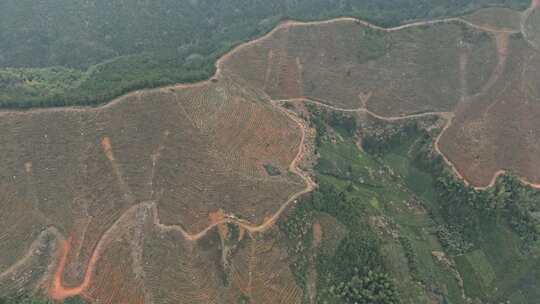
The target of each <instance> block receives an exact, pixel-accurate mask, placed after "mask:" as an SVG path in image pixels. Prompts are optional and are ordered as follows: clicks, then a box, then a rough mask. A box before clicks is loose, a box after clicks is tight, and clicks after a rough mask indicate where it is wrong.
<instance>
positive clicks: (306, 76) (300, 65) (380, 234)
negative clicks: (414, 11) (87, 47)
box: [0, 0, 540, 303]
mask: <svg viewBox="0 0 540 304" xmlns="http://www.w3.org/2000/svg"><path fill="white" fill-rule="evenodd" d="M538 6H539V5H538V1H536V0H534V1H533V5H532V6H531V8H529V9H528V10H526V11H525V12H523V13H520V12H515V11H511V16H510V17H509V18H508V20H505V21H504V22H503V23H502V25H501V24H499V23H492V22H493V20H495V21H497V22H498V21H500V20H499V19H498V18H489V16H491V14H492V12H493V10H488V11H487V13H485V12H481V11H480V12H478V13H477V14H475V15H473V16H468V17H464V19H462V18H457V17H456V18H448V19H441V20H434V21H426V22H417V23H411V24H408V25H403V26H398V27H395V28H381V27H378V26H375V25H372V24H370V23H367V22H365V21H360V20H357V19H352V18H340V19H334V20H329V21H322V22H312V23H301V22H290V21H289V22H284V23H281V24H280V25H279V26H278V27H276V28H275V29H274V30H273V31H272V32H270V33H269V34H268V35H266V36H264V37H262V38H260V39H257V40H254V41H252V42H249V43H246V44H243V45H241V46H239V47H238V48H236V49H235V50H233V51H232V52H230V53H228V54H227V55H225V56H223V57H222V58H221V59H220V60H219V61H218V63H217V65H216V70H217V71H216V74H215V75H214V77H213V78H211V79H210V80H207V81H203V82H199V83H195V84H189V85H174V86H168V87H163V88H160V89H154V90H141V91H135V92H132V93H130V94H127V95H125V96H123V97H120V98H118V99H116V100H113V101H111V102H110V103H108V104H107V105H104V106H101V107H96V108H82V107H81V108H77V107H72V108H53V109H40V110H36V109H32V110H27V111H10V110H4V111H0V130H2V131H0V142H1V143H2V144H1V145H0V154H1V155H2V156H3V157H2V158H1V159H0V252H2V255H0V295H4V294H5V295H13V294H15V295H16V294H18V293H21V292H25V293H34V294H37V295H43V296H46V297H49V298H51V299H53V300H57V301H62V300H65V299H68V298H71V297H73V296H81V297H83V298H84V299H85V300H87V301H89V302H91V303H302V302H307V303H316V301H322V300H327V301H330V303H341V302H339V301H342V300H343V299H342V298H341V297H342V296H340V295H338V293H339V292H338V291H341V293H340V294H342V295H345V294H348V292H349V291H350V290H349V291H347V288H350V289H351V290H353V289H354V288H353V287H354V286H353V287H351V286H345V285H336V286H340V287H335V286H334V288H332V286H333V285H332V286H330V284H334V283H336V284H339V282H343V281H344V280H345V279H346V277H353V276H359V275H361V276H363V280H368V279H369V280H375V281H377V282H382V284H383V285H384V284H386V285H385V286H394V283H395V285H396V286H395V288H392V289H390V290H391V292H389V293H388V295H387V296H388V299H390V300H389V301H392V299H394V298H395V297H396V294H397V293H398V292H399V293H400V294H401V299H402V301H403V302H404V303H424V302H425V303H437V302H436V301H441V303H445V302H442V301H452V303H454V302H455V303H467V302H469V299H472V298H477V299H481V300H484V301H492V300H493V301H495V300H497V301H498V300H506V299H508V298H510V297H513V296H515V297H521V298H520V299H522V301H521V302H520V303H533V302H531V301H529V300H530V299H534V296H535V295H538V290H537V288H536V287H535V286H536V285H535V283H537V282H538V277H539V274H538V273H537V272H530V273H529V272H527V271H528V270H529V269H535V266H537V265H540V263H539V262H538V259H537V256H536V255H535V254H536V253H535V252H537V251H538V248H540V246H537V243H538V240H539V238H537V237H536V235H537V234H535V233H536V232H538V231H537V230H535V229H537V227H540V226H538V225H537V224H535V223H537V222H535V219H536V217H537V214H538V212H539V208H540V204H538V196H537V195H536V193H537V192H534V190H532V189H530V188H526V187H524V186H523V185H522V184H519V183H516V184H519V186H516V185H514V184H511V185H512V187H516V188H517V189H525V190H519V191H518V190H516V191H518V192H516V193H518V194H519V195H518V194H516V195H518V198H519V200H517V199H516V200H515V201H520V202H521V201H522V200H523V201H524V202H526V203H527V206H526V208H525V207H523V208H525V209H517V210H515V209H512V205H511V203H509V202H513V201H514V200H513V198H514V197H513V196H511V195H514V194H508V195H506V193H513V192H512V191H511V190H506V188H505V187H506V186H505V185H499V184H496V182H497V180H496V177H497V176H499V175H500V174H501V172H503V171H510V172H512V173H515V174H516V175H517V176H518V177H519V179H520V180H521V181H525V182H526V183H528V185H529V186H533V187H539V185H538V184H539V183H540V169H539V168H540V158H539V157H538V155H540V154H539V152H540V133H539V132H540V125H539V124H538V123H539V122H538V120H537V119H535V118H537V116H538V115H540V108H539V107H538V105H539V103H538V101H539V100H540V95H538V93H539V92H540V87H539V84H540V82H538V79H540V75H539V74H538V72H539V71H540V52H539V50H538V49H537V48H536V42H535V41H536V40H535V38H534V37H535V36H534V35H536V31H537V29H536V27H534V26H531V24H536V23H534V22H536V21H535V19H534V18H536V16H537V11H538V10H537V9H536V8H537V7H538ZM495 12H496V14H499V13H501V11H500V10H495ZM503 12H504V11H503ZM486 16H488V17H486ZM516 16H519V20H517V21H519V22H518V23H519V26H516V24H517V23H516V20H515V17H516ZM310 107H315V108H316V109H319V110H321V109H322V110H328V111H330V112H332V113H334V114H328V115H329V116H328V117H325V118H324V119H322V118H321V117H319V116H321V115H319V114H320V113H318V112H317V111H319V110H317V111H314V110H313V108H310ZM336 113H339V114H336ZM325 115H326V114H325ZM330 115H332V116H330ZM323 116H324V115H323ZM372 120H374V121H377V123H375V124H374V125H375V127H373V126H372V125H371V124H369V123H368V124H367V125H366V124H365V122H366V121H368V122H370V123H371V122H372ZM409 121H414V122H416V121H420V122H419V123H418V126H420V127H418V128H419V129H421V132H424V133H420V135H418V134H415V136H418V138H417V137H414V138H413V137H411V138H409V139H410V140H414V142H413V143H411V142H407V145H405V144H403V145H401V146H399V147H398V148H396V149H398V150H397V152H396V151H394V152H395V153H394V154H392V153H391V152H392V151H391V152H388V151H385V152H384V153H379V154H377V151H375V152H373V151H371V152H370V151H368V150H369V149H368V148H369V143H370V142H369V140H371V139H372V138H376V139H377V140H379V139H380V138H383V139H384V140H388V146H392V144H393V142H392V140H393V137H392V136H387V133H386V131H387V130H386V128H387V126H388V125H390V126H392V125H393V124H397V125H399V128H404V129H405V130H408V129H407V128H408V127H409V126H408V125H407V123H408V122H409ZM401 124H403V125H401ZM371 127H373V129H370V128H371ZM396 132H397V131H396ZM379 137H380V138H379ZM422 141H424V142H423V143H424V145H420V146H421V148H422V149H425V150H428V151H429V153H431V154H429V153H428V154H429V156H430V157H434V158H440V159H442V160H441V165H440V166H441V167H442V168H443V169H441V171H443V172H446V171H444V170H445V169H444V168H446V169H448V168H450V169H453V170H454V171H453V174H454V175H452V176H456V177H458V178H460V179H459V182H456V183H453V184H450V185H446V184H445V185H444V186H447V188H444V187H442V186H439V188H437V187H436V186H435V180H437V179H436V178H434V177H433V176H430V175H429V173H428V172H424V171H422V170H420V169H418V168H416V167H414V166H412V165H411V166H409V162H410V161H411V160H410V159H409V158H410V157H413V156H414V155H413V153H412V152H411V151H413V152H414V151H416V150H414V149H413V148H414V147H416V144H417V143H419V142H420V143H422ZM426 142H427V144H426ZM364 149H365V150H366V151H364ZM400 149H401V150H400ZM370 153H371V154H370ZM317 157H319V159H317ZM411 162H412V161H411ZM313 164H316V166H314V167H313V166H311V165H313ZM441 174H442V173H441ZM428 176H429V177H428ZM435 177H437V178H438V177H440V176H435ZM444 177H445V178H447V177H446V176H444ZM440 180H443V181H446V179H442V178H441V179H440ZM440 180H438V181H439V182H440ZM315 181H316V182H317V184H318V185H316V183H315ZM416 182H418V183H416ZM423 182H425V184H423ZM441 183H442V182H441ZM468 184H471V185H472V186H474V187H468V188H467V185H468ZM317 186H318V187H320V188H319V189H317V192H314V193H312V195H311V196H309V197H307V198H306V197H304V195H305V194H308V193H311V192H313V191H314V190H315V189H316V188H317ZM486 186H496V187H494V188H490V189H494V190H490V189H487V190H486V191H485V192H482V191H481V190H482V189H483V188H485V187H486ZM441 187H442V188H441ZM451 187H454V188H451ZM460 187H465V190H462V188H460ZM509 187H510V186H509ZM519 187H522V188H519ZM448 189H452V190H455V192H456V193H458V194H459V195H470V196H471V197H473V198H470V197H465V198H463V199H462V197H458V199H455V201H460V202H461V201H464V202H469V201H472V200H474V199H478V197H480V198H482V199H484V197H488V198H489V199H488V203H486V204H488V205H489V206H490V208H491V205H492V204H493V205H496V206H495V207H494V208H495V209H496V210H497V211H494V213H493V214H489V215H486V214H484V213H478V214H481V215H482V216H485V217H486V218H488V219H489V220H486V221H483V218H482V221H480V220H478V221H479V222H476V221H474V220H473V219H471V218H470V217H471V216H475V215H477V214H476V213H474V212H480V211H478V210H477V209H482V208H483V207H485V206H480V207H479V206H477V205H473V206H472V207H471V206H469V205H465V204H464V205H463V206H460V207H462V209H460V208H453V205H451V204H449V202H454V201H452V200H450V199H449V198H448V197H445V196H444V194H445V193H446V192H445V191H450V190H448ZM456 189H457V190H456ZM501 189H502V190H501ZM324 191H328V192H324ZM437 191H440V192H441V193H442V194H441V193H438V192H437ZM482 193H487V194H482ZM501 193H502V194H501ZM530 193H534V194H530ZM436 194H437V195H436ZM498 195H500V196H498ZM522 196H523V197H525V198H523V199H522ZM501 197H502V198H501ZM509 197H510V198H512V199H510V198H509ZM491 198H493V200H491ZM495 198H496V200H495ZM461 199H462V200H461ZM299 201H301V202H302V203H305V202H306V201H308V202H311V204H313V206H315V207H314V209H313V210H311V211H308V212H307V213H306V214H307V215H306V217H305V218H304V217H303V216H304V215H303V214H301V215H298V214H297V213H295V212H297V210H300V211H302V210H303V209H293V210H292V211H291V210H290V209H289V208H288V207H290V206H293V205H296V203H297V202H299ZM482 202H483V201H482ZM438 204H440V206H439V205H438ZM471 204H473V203H471ZM524 204H525V203H524ZM299 206H302V205H299ZM448 206H451V207H448ZM518 207H519V206H517V207H516V208H518ZM298 208H300V207H298ZM424 208H425V209H429V211H430V213H428V212H426V210H424ZM471 208H472V209H471ZM474 208H476V209H474ZM497 208H499V209H500V210H499V209H497ZM366 210H367V211H366ZM456 210H457V211H456ZM459 210H463V212H461V211H459ZM470 210H474V212H472V211H471V212H469V213H467V211H470ZM489 210H491V209H489ZM366 212H367V213H366ZM455 213H458V214H457V215H456V214H455ZM501 214H502V215H501ZM516 214H517V215H516ZM295 216H298V217H295ZM456 217H457V218H458V220H459V221H458V223H459V225H462V226H463V227H462V226H459V227H454V226H451V224H452V225H453V224H454V222H452V221H454V220H456V219H455V218H456ZM522 217H523V218H525V219H523V218H522ZM478 218H480V216H479V217H478ZM501 218H503V219H504V220H503V219H501ZM516 218H517V219H516ZM290 219H293V220H291V221H290ZM409 220H411V221H412V222H411V221H409ZM276 223H278V224H279V225H276ZM291 223H292V224H291ZM469 224H471V226H468V225H469ZM475 225H476V226H475ZM436 226H440V227H438V228H437V229H435V228H436ZM447 226H449V227H450V226H451V227H450V228H448V229H449V230H451V231H452V232H451V233H450V232H448V233H449V234H451V241H452V242H451V244H450V245H449V244H447V243H445V241H447V240H446V239H444V237H446V235H444V233H441V232H440V231H443V232H446V230H444V229H446V228H447ZM493 227H496V228H493ZM501 227H502V228H501ZM368 228H369V229H368ZM439 228H440V229H439ZM488 228H489V229H488ZM491 228H493V229H491ZM441 229H442V230H441ZM454 229H455V230H457V231H458V232H455V231H454ZM482 229H483V230H482ZM512 229H513V230H512ZM439 230H440V231H439ZM479 230H482V231H484V232H485V231H495V232H497V233H499V232H500V234H498V235H495V232H493V233H494V234H493V235H489V236H488V240H486V239H483V238H482V235H478V234H475V233H478V231H479ZM328 231H333V232H332V233H335V235H336V236H339V237H336V238H332V237H328V235H327V232H328ZM510 231H511V232H510ZM440 234H443V236H440ZM454 234H457V235H458V236H456V235H454ZM471 235H472V236H471ZM497 237H500V238H497ZM505 237H506V238H507V241H509V242H510V241H511V244H513V245H516V246H515V247H516V248H517V246H518V245H519V246H522V245H523V248H525V249H523V250H524V251H523V252H525V250H529V251H528V252H527V253H522V252H521V251H519V250H518V249H516V248H514V247H512V250H505V251H504V254H505V255H503V256H501V257H498V256H496V255H495V254H494V252H495V251H494V250H491V249H493V248H497V247H496V246H495V245H493V244H497V246H503V245H504V244H505V243H504V240H502V239H504V238H505ZM490 238H493V239H496V240H494V241H493V242H489V240H490ZM456 240H457V241H456ZM454 241H456V242H457V243H458V245H459V246H457V247H459V248H458V249H459V250H457V252H458V253H456V252H453V251H452V250H454V249H455V248H454V247H456V245H455V244H454V243H453V242H454ZM468 242H471V244H473V245H471V246H469V243H468ZM381 244H382V245H381ZM379 245H381V246H382V247H380V248H379V247H378V246H379ZM413 245H415V246H418V247H415V246H413ZM525 245H528V246H525ZM356 246H360V247H361V248H357V247H356ZM490 246H491V247H490ZM462 247H463V248H462ZM381 248H382V249H381ZM395 248H398V249H396V250H394V249H395ZM448 248H450V249H448ZM357 249H358V250H357ZM514 249H515V250H514ZM535 250H536V251H535ZM441 252H442V253H441ZM530 252H533V253H530ZM529 253H530V254H531V255H530V257H533V258H531V259H528V258H527V257H529V256H528V255H527V254H529ZM393 254H394V255H393ZM462 256H464V257H462ZM350 257H352V258H351V259H348V258H350ZM454 259H455V260H454ZM515 259H517V260H515ZM419 261H420V262H419ZM471 261H472V262H471ZM475 261H480V262H478V265H476V264H475ZM364 262H365V263H364ZM509 262H515V263H516V265H517V266H519V267H517V266H516V268H514V269H513V270H512V271H511V272H510V273H509V278H508V279H504V280H503V279H500V280H499V281H498V280H496V279H497V278H502V277H503V275H504V274H505V270H504V269H502V268H500V267H501V265H503V264H506V263H509ZM417 263H420V265H417ZM471 264H475V265H472V266H471ZM486 265H487V266H486ZM364 266H365V267H372V269H370V271H369V272H368V271H367V270H364V269H355V268H357V267H364ZM471 267H473V268H474V267H477V268H476V269H473V270H474V271H472V272H471V271H467V269H468V268H471ZM386 273H390V274H391V275H393V276H394V277H392V278H388V277H387V274H386ZM471 274H473V275H471ZM467 275H468V276H467ZM510 275H511V276H510ZM476 277H481V278H482V280H483V281H482V283H481V284H483V285H481V286H480V288H475V285H474V283H475V282H476V284H479V283H478V282H480V281H478V279H475V278H476ZM396 278H398V279H399V278H402V280H398V281H397V283H396V282H395V281H396ZM354 282H355V283H357V284H364V283H365V281H354ZM358 282H360V283H358ZM362 282H363V283H362ZM392 282H393V283H392ZM460 282H461V283H460ZM464 282H465V283H464ZM520 282H525V283H526V284H525V283H524V284H525V285H526V286H525V287H523V288H522V287H520V288H516V287H514V285H516V284H519V283H520ZM365 284H367V283H365ZM369 284H371V281H369ZM369 284H367V285H369ZM527 284H529V285H530V286H529V285H527ZM323 286H324V288H323ZM344 286H345V287H344ZM531 286H532V287H531ZM364 287H365V286H364ZM369 287H370V286H368V287H366V288H369ZM529 287H530V288H529ZM514 291H515V292H516V293H518V292H519V295H517V294H514V293H513V292H514ZM350 293H351V294H353V292H352V291H350ZM352 297H354V295H352V296H351V298H352ZM531 297H532V298H531ZM419 299H421V300H419ZM450 299H451V300H450ZM523 299H525V300H523ZM350 301H352V300H350ZM389 303H393V302H389ZM446 303H448V302H446Z"/></svg>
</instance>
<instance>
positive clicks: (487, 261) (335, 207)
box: [300, 112, 540, 303]
mask: <svg viewBox="0 0 540 304" xmlns="http://www.w3.org/2000/svg"><path fill="white" fill-rule="evenodd" d="M316 115H318V116H319V117H321V116H324V114H322V115H321V114H320V112H319V114H316ZM319 119H320V118H319ZM320 120H322V121H324V119H320ZM326 122H328V121H326ZM413 125H414V123H413ZM319 126H320V122H319ZM318 129H319V132H320V133H321V131H322V133H323V134H322V135H320V134H319V136H320V138H319V142H320V144H319V145H318V149H317V151H318V153H319V154H320V159H319V161H318V164H317V166H316V167H315V169H316V172H317V176H316V178H317V181H318V183H319V188H318V190H317V191H316V192H315V193H314V194H313V196H312V197H311V198H310V199H307V200H306V201H305V202H304V203H303V204H305V205H303V206H302V208H300V212H304V213H306V212H316V213H325V214H329V215H331V216H333V217H334V218H336V219H337V220H338V221H339V222H340V223H342V224H343V225H344V226H346V227H347V230H348V231H349V233H348V237H347V238H345V239H343V240H342V241H341V243H340V245H339V246H338V248H337V251H336V252H335V254H333V255H328V254H320V255H318V258H317V261H316V265H317V271H318V278H319V280H318V285H317V287H318V300H319V302H318V303H348V302H343V299H342V298H340V297H339V296H336V294H335V292H333V291H334V290H336V288H337V289H338V290H339V286H340V284H341V283H342V282H347V280H349V279H350V278H351V277H352V273H351V271H352V269H354V268H355V267H359V268H366V267H367V269H369V270H371V271H378V272H383V273H387V274H389V275H390V277H391V278H392V281H393V284H394V285H395V286H396V288H397V290H398V292H399V295H400V303H431V302H430V301H431V300H432V299H438V301H441V303H466V298H464V297H463V295H465V297H467V298H471V299H475V298H476V299H479V300H482V301H483V302H489V303H500V302H504V301H506V300H509V301H511V303H535V299H538V292H539V291H540V286H539V285H538V282H540V277H539V276H538V273H539V272H540V271H537V270H535V269H536V268H535V265H538V263H539V261H540V259H539V256H538V254H537V253H535V250H537V249H538V248H536V249H528V250H523V249H520V248H523V245H524V241H523V239H522V238H520V235H519V233H518V232H516V230H515V229H513V228H512V227H511V225H509V224H508V223H509V222H508V221H507V220H506V218H505V217H506V216H509V215H507V214H503V213H501V215H500V217H499V219H497V218H498V217H497V216H492V215H487V212H486V211H485V210H471V209H468V210H467V212H469V213H472V216H474V217H476V218H478V225H477V226H473V227H465V228H463V229H461V230H460V229H457V231H454V232H452V236H451V238H455V239H457V238H459V242H458V241H456V240H454V241H455V242H456V244H459V246H460V247H459V250H456V251H454V250H453V249H454V248H453V247H449V246H450V245H448V243H446V240H445V239H444V240H443V239H441V237H442V236H441V234H440V229H441V227H443V226H444V227H458V226H460V225H462V223H461V221H462V220H464V219H463V218H459V217H458V216H457V215H455V214H449V213H448V212H447V211H445V206H446V204H447V202H445V201H444V200H445V198H444V196H443V195H442V193H441V190H440V187H441V180H442V179H444V177H443V176H438V174H437V173H436V172H437V170H433V171H430V170H429V168H426V165H425V164H423V163H422V161H420V160H419V159H424V158H426V157H424V156H423V155H422V152H421V151H425V148H426V144H427V145H429V140H428V137H427V136H426V135H425V133H423V132H424V131H422V130H418V129H417V130H416V131H414V128H407V129H408V131H407V132H403V133H401V134H400V133H396V134H395V135H393V136H392V137H391V138H389V139H386V140H385V142H386V145H385V146H384V148H383V149H381V150H376V149H370V150H368V151H372V152H371V153H368V152H363V151H361V150H359V149H358V147H357V146H356V144H355V139H354V138H352V137H351V136H350V135H349V133H348V132H345V131H344V130H340V128H336V129H335V131H336V133H334V132H333V131H331V130H332V129H331V126H330V125H326V127H325V128H324V129H321V128H320V127H319V128H318ZM329 130H330V131H329ZM411 130H412V131H411ZM382 143H383V142H381V144H382ZM372 148H373V147H372ZM374 151H378V152H374ZM515 203H518V204H519V203H521V202H520V201H519V200H516V202H515ZM454 208H460V206H454ZM462 208H465V207H462ZM460 227H461V226H460ZM454 229H456V228H451V230H452V231H453V230H454ZM451 244H453V243H451ZM452 246H454V245H452ZM455 246H457V245H455ZM536 252H537V251H536ZM302 254H305V252H304V253H302ZM306 267H307V266H306ZM459 281H462V282H463V287H461V286H460V284H458V282H459ZM525 282H526V283H525ZM336 286H337V287H336ZM381 303H387V302H381ZM388 303H392V302H388Z"/></svg>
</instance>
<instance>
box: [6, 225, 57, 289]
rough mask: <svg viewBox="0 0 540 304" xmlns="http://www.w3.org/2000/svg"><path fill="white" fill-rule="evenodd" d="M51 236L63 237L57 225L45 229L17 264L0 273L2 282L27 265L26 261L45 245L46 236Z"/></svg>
mask: <svg viewBox="0 0 540 304" xmlns="http://www.w3.org/2000/svg"><path fill="white" fill-rule="evenodd" d="M49 236H52V237H54V238H55V239H61V238H62V235H61V234H60V232H59V231H58V229H56V228H55V227H49V228H47V229H45V230H43V231H42V232H41V233H40V234H39V236H38V237H37V238H36V240H35V241H34V242H32V244H30V247H29V248H28V251H27V252H26V254H25V255H24V257H22V258H21V259H20V260H18V261H17V262H16V263H15V264H13V265H11V266H10V267H9V268H8V269H6V270H4V271H3V272H1V273H0V282H2V281H3V280H5V279H6V278H9V277H11V276H12V275H14V274H16V273H17V272H18V271H19V270H20V269H21V268H23V267H24V266H25V265H26V263H28V262H30V260H31V259H32V258H34V257H35V255H36V254H37V253H38V252H39V250H40V248H41V247H42V246H43V243H44V242H45V241H46V238H48V237H49Z"/></svg>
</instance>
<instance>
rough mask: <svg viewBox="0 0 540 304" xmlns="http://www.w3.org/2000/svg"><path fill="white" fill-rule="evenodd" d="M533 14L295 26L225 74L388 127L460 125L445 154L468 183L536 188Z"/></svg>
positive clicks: (447, 135) (445, 142) (250, 49)
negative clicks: (439, 118) (436, 117)
mask: <svg viewBox="0 0 540 304" xmlns="http://www.w3.org/2000/svg"><path fill="white" fill-rule="evenodd" d="M533 5H535V4H534V3H533ZM531 10H532V9H530V10H527V11H525V12H523V13H521V14H520V13H519V12H515V11H511V10H502V9H487V10H486V11H485V12H484V11H479V12H477V13H475V14H474V15H472V16H467V17H465V18H464V19H460V18H449V19H444V20H439V21H435V22H429V23H419V24H412V25H409V26H401V27H396V28H390V29H383V28H379V27H376V26H373V25H370V24H368V23H365V22H363V21H359V20H355V19H348V18H341V19H335V20H330V21H327V22H315V23H298V22H287V23H283V24H281V26H279V27H278V28H277V29H275V30H274V31H273V32H272V33H271V34H269V35H267V36H265V37H264V38H262V39H260V40H258V41H257V42H256V43H251V44H249V45H246V46H244V47H242V48H240V49H239V50H238V51H236V52H234V53H233V54H232V55H231V60H230V62H228V63H227V64H223V67H222V68H223V69H224V70H227V71H230V72H231V73H234V74H236V75H238V76H239V77H243V78H245V80H246V81H247V82H248V83H250V85H251V86H253V87H256V88H258V89H260V90H263V91H265V92H266V93H267V94H268V95H269V96H270V97H271V98H273V99H278V100H294V99H303V100H309V101H312V102H318V103H322V104H326V105H328V106H329V107H332V108H334V109H342V110H345V111H355V110H356V111H369V112H371V113H372V114H374V115H377V116H379V117H382V118H388V119H396V118H400V117H402V118H405V117H408V116H412V115H418V114H422V113H434V114H437V113H438V114H440V115H446V116H451V117H453V118H452V121H451V124H449V128H448V130H445V132H444V133H443V135H442V137H441V138H440V141H438V142H437V146H438V149H440V151H441V152H442V153H443V154H444V155H445V156H446V158H447V160H448V162H449V164H451V165H452V166H455V168H456V169H457V173H458V174H460V175H462V176H463V177H464V178H465V180H466V181H468V182H470V183H472V184H473V185H475V186H479V187H483V186H487V185H490V184H492V181H493V177H494V176H497V175H499V174H500V172H501V171H511V172H515V173H516V174H518V175H520V176H522V177H524V179H525V180H527V181H529V182H530V183H533V184H534V183H539V182H540V170H539V168H540V163H539V162H540V159H538V157H536V155H539V153H540V133H539V132H540V125H538V120H537V119H535V118H534V117H537V116H538V115H539V113H540V108H538V102H537V101H538V100H539V99H540V95H538V92H539V85H540V82H539V81H538V79H539V76H540V75H538V71H540V62H539V61H538V60H540V54H539V52H538V49H537V48H536V47H535V44H534V43H535V42H534V40H533V39H532V40H530V39H528V38H527V37H529V36H531V37H532V35H534V33H535V32H536V31H537V29H534V30H531V32H530V33H528V32H526V29H524V30H523V33H522V29H521V28H520V24H530V23H531V22H534V18H535V16H536V13H534V11H533V12H532V13H531ZM507 13H509V15H508V16H507V18H506V19H502V20H501V18H500V17H499V16H498V15H500V14H507ZM486 16H489V18H488V17H486ZM529 27H530V25H529ZM525 28H526V25H525ZM439 143H440V145H439Z"/></svg>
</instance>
